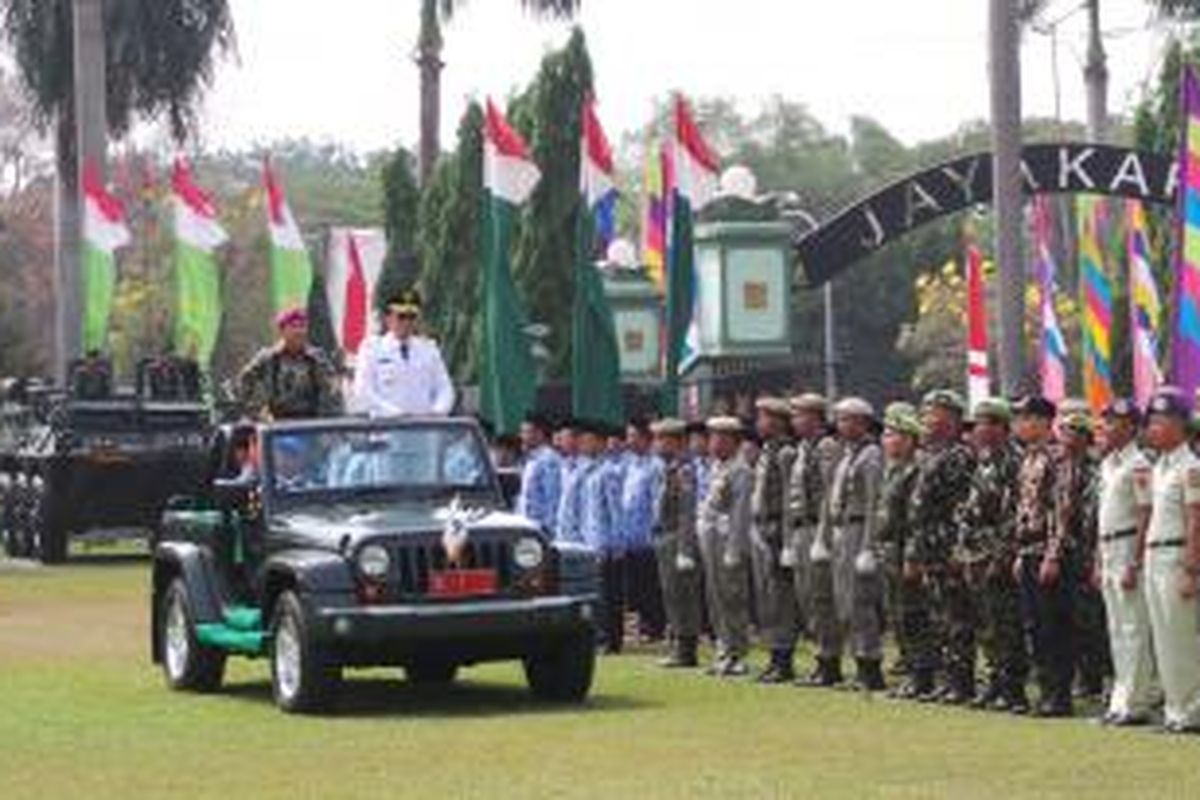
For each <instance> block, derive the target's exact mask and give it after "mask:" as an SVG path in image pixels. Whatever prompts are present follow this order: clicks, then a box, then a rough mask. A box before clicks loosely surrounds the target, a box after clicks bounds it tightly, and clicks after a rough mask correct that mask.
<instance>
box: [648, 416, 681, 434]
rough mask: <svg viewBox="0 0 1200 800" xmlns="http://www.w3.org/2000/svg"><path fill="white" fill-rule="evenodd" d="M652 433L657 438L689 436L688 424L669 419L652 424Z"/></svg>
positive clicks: (672, 418)
mask: <svg viewBox="0 0 1200 800" xmlns="http://www.w3.org/2000/svg"><path fill="white" fill-rule="evenodd" d="M650 432H651V433H653V434H654V435H655V436H684V435H685V434H687V423H686V422H684V421H683V420H681V419H676V418H674V417H667V418H665V419H660V420H657V421H655V422H652V423H651V424H650Z"/></svg>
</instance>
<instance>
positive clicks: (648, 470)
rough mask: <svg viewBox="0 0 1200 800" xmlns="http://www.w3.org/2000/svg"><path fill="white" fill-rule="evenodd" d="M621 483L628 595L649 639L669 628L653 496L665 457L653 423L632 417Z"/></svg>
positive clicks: (657, 637) (643, 634) (658, 483)
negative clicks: (659, 453)
mask: <svg viewBox="0 0 1200 800" xmlns="http://www.w3.org/2000/svg"><path fill="white" fill-rule="evenodd" d="M626 444H627V452H626V455H625V475H624V481H623V482H622V486H621V529H622V533H623V535H624V538H625V547H626V554H625V575H626V582H625V586H626V592H625V596H626V598H627V599H628V601H629V606H630V608H632V609H633V610H634V611H635V612H636V613H637V616H638V629H639V632H640V633H641V634H642V636H643V637H644V638H646V639H648V640H650V641H658V640H660V639H662V637H663V635H664V633H665V631H666V612H665V611H664V610H663V601H662V589H661V587H660V586H659V581H658V562H657V558H656V556H655V554H654V522H655V520H654V499H655V497H656V496H657V494H658V492H659V491H661V486H662V479H663V469H662V460H661V459H659V458H658V456H656V455H655V454H654V453H653V451H652V448H653V444H654V438H653V436H652V435H651V433H650V423H649V421H648V420H646V419H644V418H635V419H633V420H630V422H629V425H628V427H627V428H626Z"/></svg>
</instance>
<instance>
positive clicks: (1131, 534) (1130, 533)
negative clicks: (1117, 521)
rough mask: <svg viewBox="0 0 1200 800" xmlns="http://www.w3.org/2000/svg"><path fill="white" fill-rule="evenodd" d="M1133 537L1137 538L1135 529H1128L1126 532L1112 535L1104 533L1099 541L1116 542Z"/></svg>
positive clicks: (1117, 532)
mask: <svg viewBox="0 0 1200 800" xmlns="http://www.w3.org/2000/svg"><path fill="white" fill-rule="evenodd" d="M1134 536H1137V529H1136V528H1129V529H1128V530H1123V531H1116V532H1114V533H1105V534H1103V535H1101V536H1100V541H1102V542H1116V541H1120V540H1121V539H1132V538H1133V537H1134Z"/></svg>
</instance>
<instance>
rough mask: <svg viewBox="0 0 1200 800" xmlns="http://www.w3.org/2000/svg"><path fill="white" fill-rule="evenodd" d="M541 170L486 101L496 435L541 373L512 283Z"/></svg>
mask: <svg viewBox="0 0 1200 800" xmlns="http://www.w3.org/2000/svg"><path fill="white" fill-rule="evenodd" d="M541 176H542V173H541V170H539V169H538V167H537V164H535V163H534V162H533V158H532V157H531V156H530V155H529V148H528V147H527V146H526V144H525V140H524V139H522V138H521V135H520V134H519V133H517V132H516V131H515V130H513V128H512V127H511V126H510V125H509V124H508V121H507V120H506V119H505V118H504V115H503V114H501V113H500V110H499V109H497V108H496V106H495V105H493V104H492V102H491V100H489V101H488V103H487V112H486V119H485V124H484V139H483V191H484V195H485V196H484V203H483V228H482V229H483V247H482V250H483V280H482V282H481V283H482V285H481V289H482V299H481V307H482V309H483V326H482V328H483V360H482V364H481V366H480V371H479V393H480V412H481V413H482V416H483V418H484V419H486V420H488V421H489V422H491V423H492V426H493V427H494V429H495V431H496V433H497V434H510V433H516V432H517V430H518V429H519V428H520V425H521V420H522V419H523V418H524V416H525V414H526V413H527V412H528V411H529V409H530V408H532V406H533V401H534V395H535V392H536V390H537V371H536V369H535V367H534V362H533V354H532V353H531V351H530V342H529V337H528V335H527V334H526V330H525V329H526V328H527V327H528V315H527V314H526V312H525V307H524V305H523V304H522V303H521V298H520V296H519V295H518V293H517V287H516V285H515V284H514V283H513V278H512V266H511V264H510V256H509V249H510V247H511V245H512V231H513V223H514V222H515V218H516V214H517V210H518V208H519V207H520V206H521V205H523V204H524V203H525V201H526V200H527V199H528V198H529V195H530V194H532V193H533V190H534V188H535V187H536V186H537V184H538V181H540V180H541Z"/></svg>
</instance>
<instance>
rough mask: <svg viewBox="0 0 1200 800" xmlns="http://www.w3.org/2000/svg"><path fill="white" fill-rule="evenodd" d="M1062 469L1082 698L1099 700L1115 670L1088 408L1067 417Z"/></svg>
mask: <svg viewBox="0 0 1200 800" xmlns="http://www.w3.org/2000/svg"><path fill="white" fill-rule="evenodd" d="M1059 436H1060V439H1061V442H1062V453H1061V459H1062V461H1061V466H1060V468H1059V470H1058V480H1057V482H1056V484H1055V487H1054V502H1055V514H1056V524H1057V526H1058V528H1059V530H1060V532H1061V533H1060V535H1061V537H1062V540H1063V542H1064V544H1065V545H1066V548H1065V550H1064V552H1063V555H1062V559H1063V563H1064V564H1065V565H1067V566H1068V567H1069V568H1067V569H1064V570H1063V579H1064V580H1066V581H1067V585H1068V588H1069V590H1070V591H1071V595H1072V597H1071V605H1072V610H1073V624H1074V629H1075V665H1076V675H1077V678H1078V682H1079V685H1078V691H1077V693H1078V695H1079V696H1081V697H1086V698H1090V699H1094V700H1098V699H1100V697H1101V695H1102V694H1103V693H1104V679H1105V677H1106V676H1108V675H1109V674H1110V673H1111V671H1112V667H1111V662H1110V660H1109V653H1108V634H1107V623H1106V621H1105V618H1104V598H1103V596H1102V595H1101V594H1100V589H1099V580H1098V578H1099V576H1098V574H1097V573H1096V548H1097V546H1098V533H1099V530H1098V518H1097V514H1098V512H1099V497H1098V491H1099V473H1098V466H1097V463H1096V460H1095V459H1094V458H1093V457H1092V454H1091V448H1092V417H1091V413H1090V411H1089V410H1088V408H1087V406H1083V407H1082V408H1080V409H1078V410H1073V411H1071V412H1070V413H1067V414H1064V415H1063V416H1062V419H1061V422H1060V424H1059Z"/></svg>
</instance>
